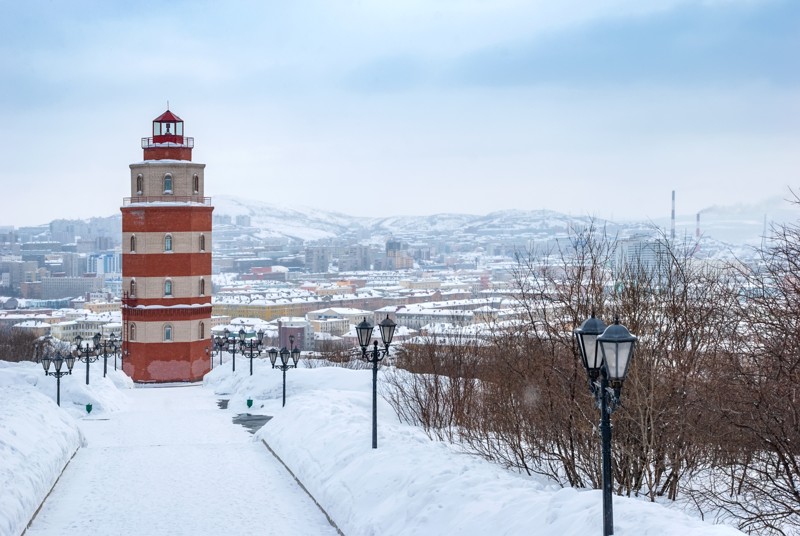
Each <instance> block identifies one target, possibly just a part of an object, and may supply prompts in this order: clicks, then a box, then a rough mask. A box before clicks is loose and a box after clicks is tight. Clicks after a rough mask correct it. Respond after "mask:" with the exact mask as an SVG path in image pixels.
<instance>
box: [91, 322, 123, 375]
mask: <svg viewBox="0 0 800 536" xmlns="http://www.w3.org/2000/svg"><path fill="white" fill-rule="evenodd" d="M98 335H99V333H98ZM96 336H97V335H95V337H96ZM119 342H120V341H119V340H117V336H116V335H114V334H113V333H112V334H111V335H109V337H108V339H106V340H104V341H100V342H98V343H97V346H96V348H97V351H98V353H99V352H100V351H102V355H101V356H100V357H102V358H103V378H105V377H106V373H107V372H108V358H109V357H113V358H114V370H117V353H118V352H119Z"/></svg>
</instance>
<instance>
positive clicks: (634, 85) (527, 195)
mask: <svg viewBox="0 0 800 536" xmlns="http://www.w3.org/2000/svg"><path fill="white" fill-rule="evenodd" d="M192 6H194V7H193V8H192V9H189V4H187V3H186V2H182V1H178V2H174V3H170V4H168V5H163V4H155V3H154V4H152V5H151V4H150V3H148V2H143V3H135V4H124V5H120V4H107V3H103V2H98V1H94V0H83V1H81V2H77V3H73V4H69V5H60V4H52V3H47V2H36V1H34V2H29V3H14V4H9V5H8V6H6V12H7V16H4V17H3V20H2V21H0V50H2V51H3V53H0V72H2V73H3V78H4V84H2V85H0V158H2V160H3V162H4V165H3V166H2V167H1V168H0V180H2V182H1V183H0V184H2V188H3V198H4V201H5V203H4V210H3V211H2V216H0V225H14V226H25V225H36V224H41V223H46V222H48V221H51V220H53V219H58V218H68V219H72V218H80V219H86V218H89V217H93V216H106V215H110V214H113V213H114V212H115V211H116V210H117V209H118V207H119V206H120V205H121V202H122V198H123V197H125V196H128V195H130V192H129V191H128V184H129V182H128V181H129V169H128V165H129V164H130V163H133V162H138V161H141V159H142V152H141V148H140V143H139V141H140V138H142V137H146V136H149V135H151V132H150V129H151V121H152V120H153V119H154V118H155V117H157V116H158V115H160V114H161V113H162V112H163V111H164V110H165V109H166V107H167V101H169V103H170V109H171V110H172V111H173V112H174V113H176V114H177V115H179V116H180V117H181V118H182V119H183V120H184V121H185V132H186V135H188V136H192V137H194V138H195V149H194V155H193V156H194V158H193V159H194V160H195V161H197V162H202V163H205V164H206V165H207V167H206V192H205V193H206V195H209V196H212V197H213V196H215V195H221V194H230V195H236V196H239V197H249V198H251V199H254V200H259V201H264V202H268V203H274V204H277V205H281V206H285V207H289V208H291V207H294V206H305V207H318V208H320V209H325V210H331V211H338V212H342V213H345V214H349V215H353V216H366V217H378V216H396V215H431V214H437V213H469V214H487V213H489V212H494V211H497V210H507V209H518V210H538V209H549V210H554V211H558V212H562V213H565V214H575V215H585V214H590V215H596V216H598V217H601V218H605V219H615V220H631V219H660V218H663V217H668V216H669V212H670V208H671V207H670V203H671V198H670V196H671V191H672V190H676V191H677V192H678V194H677V195H678V200H677V203H678V212H679V213H682V214H694V213H696V212H698V211H700V210H702V209H704V208H707V207H709V206H712V205H736V204H740V203H749V202H753V201H758V200H762V199H766V198H769V197H773V196H783V197H788V189H789V188H796V187H797V183H798V180H797V176H798V173H797V170H798V169H800V151H798V150H797V147H798V145H800V97H798V94H799V92H798V89H800V75H799V74H798V71H797V69H796V64H795V58H794V55H793V53H794V51H796V49H797V46H798V44H800V43H799V41H800V37H798V33H797V32H796V28H797V27H798V23H800V6H798V5H796V4H794V3H792V2H791V1H790V0H713V1H711V0H658V1H654V2H649V3H647V4H642V3H641V2H636V1H634V0H603V1H600V2H593V3H591V4H586V3H585V2H577V1H573V2H557V1H555V0H537V1H534V2H522V1H517V0H503V1H500V2H480V1H478V0H467V1H459V2H456V1H453V0H441V1H439V2H436V3H430V2H422V1H416V0H415V1H408V2H379V1H377V0H366V1H363V2H358V3H349V4H343V3H337V4H329V3H326V2H322V1H320V0H305V1H299V2H293V3H291V4H289V5H281V4H268V5H262V4H261V3H258V2H253V1H239V2H233V3H226V4H224V5H221V4H217V3H213V2H208V3H206V4H204V5H200V6H196V5H195V4H192Z"/></svg>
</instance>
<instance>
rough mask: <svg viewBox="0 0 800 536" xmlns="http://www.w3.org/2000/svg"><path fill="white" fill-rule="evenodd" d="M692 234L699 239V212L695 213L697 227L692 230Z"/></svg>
mask: <svg viewBox="0 0 800 536" xmlns="http://www.w3.org/2000/svg"><path fill="white" fill-rule="evenodd" d="M694 236H695V237H696V238H697V239H698V240H699V239H700V213H699V212H698V213H697V228H696V229H695V231H694Z"/></svg>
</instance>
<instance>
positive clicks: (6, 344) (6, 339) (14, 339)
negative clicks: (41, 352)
mask: <svg viewBox="0 0 800 536" xmlns="http://www.w3.org/2000/svg"><path fill="white" fill-rule="evenodd" d="M36 339H37V336H36V335H34V334H33V333H31V332H30V331H28V330H24V329H16V328H14V327H6V326H4V327H0V360H2V361H10V362H13V363H17V362H20V361H35V356H34V342H35V341H36Z"/></svg>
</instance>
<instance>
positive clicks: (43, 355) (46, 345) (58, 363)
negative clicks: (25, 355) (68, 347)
mask: <svg viewBox="0 0 800 536" xmlns="http://www.w3.org/2000/svg"><path fill="white" fill-rule="evenodd" d="M50 341H51V339H50V336H49V335H48V336H47V337H45V339H44V341H43V342H38V343H36V347H35V351H36V355H37V356H38V358H39V362H40V363H41V364H42V368H43V369H44V375H45V376H53V377H55V379H56V404H58V405H59V406H61V377H62V376H66V375H67V374H72V367H73V366H74V365H75V357H74V356H72V355H71V354H67V355H66V356H62V355H61V352H59V351H58V350H55V351H53V350H52V348H51V347H50ZM65 362H66V364H67V370H61V368H62V367H63V365H64V363H65ZM51 363H52V364H53V366H54V369H55V370H54V371H53V372H50V364H51Z"/></svg>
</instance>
